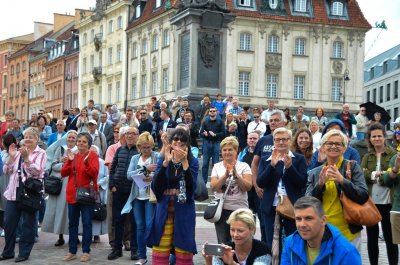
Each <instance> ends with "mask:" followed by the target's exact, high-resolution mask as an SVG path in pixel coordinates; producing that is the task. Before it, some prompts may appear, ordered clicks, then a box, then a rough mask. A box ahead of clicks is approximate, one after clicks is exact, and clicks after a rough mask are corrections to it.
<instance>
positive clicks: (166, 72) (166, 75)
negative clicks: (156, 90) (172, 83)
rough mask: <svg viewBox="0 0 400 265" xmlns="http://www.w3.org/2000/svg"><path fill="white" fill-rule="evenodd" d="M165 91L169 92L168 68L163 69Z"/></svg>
mask: <svg viewBox="0 0 400 265" xmlns="http://www.w3.org/2000/svg"><path fill="white" fill-rule="evenodd" d="M162 78H163V93H166V92H168V82H169V81H168V68H166V69H163V77H162Z"/></svg>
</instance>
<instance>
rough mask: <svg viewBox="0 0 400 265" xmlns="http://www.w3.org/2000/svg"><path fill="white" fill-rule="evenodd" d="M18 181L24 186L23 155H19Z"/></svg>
mask: <svg viewBox="0 0 400 265" xmlns="http://www.w3.org/2000/svg"><path fill="white" fill-rule="evenodd" d="M18 182H19V186H20V187H22V186H23V185H22V157H21V156H19V161H18Z"/></svg>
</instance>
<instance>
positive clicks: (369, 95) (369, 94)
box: [367, 91, 371, 102]
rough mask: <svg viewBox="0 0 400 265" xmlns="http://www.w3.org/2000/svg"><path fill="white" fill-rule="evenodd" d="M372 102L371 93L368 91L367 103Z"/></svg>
mask: <svg viewBox="0 0 400 265" xmlns="http://www.w3.org/2000/svg"><path fill="white" fill-rule="evenodd" d="M370 100H371V91H367V102H368V101H370Z"/></svg>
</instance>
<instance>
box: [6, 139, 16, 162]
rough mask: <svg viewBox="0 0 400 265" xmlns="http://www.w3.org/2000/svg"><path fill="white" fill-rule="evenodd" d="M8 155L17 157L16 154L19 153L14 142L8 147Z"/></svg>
mask: <svg viewBox="0 0 400 265" xmlns="http://www.w3.org/2000/svg"><path fill="white" fill-rule="evenodd" d="M8 155H9V156H10V158H11V159H13V160H14V159H15V156H16V155H17V145H16V144H14V143H12V144H11V145H10V147H9V149H8Z"/></svg>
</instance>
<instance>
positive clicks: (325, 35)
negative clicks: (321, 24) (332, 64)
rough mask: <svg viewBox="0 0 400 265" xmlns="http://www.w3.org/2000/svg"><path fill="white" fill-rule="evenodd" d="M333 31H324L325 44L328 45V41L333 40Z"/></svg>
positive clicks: (325, 29)
mask: <svg viewBox="0 0 400 265" xmlns="http://www.w3.org/2000/svg"><path fill="white" fill-rule="evenodd" d="M331 34H332V31H331V30H330V29H328V28H324V29H323V30H322V38H323V39H324V40H325V44H328V40H329V39H330V38H331V36H330V35H331Z"/></svg>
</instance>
